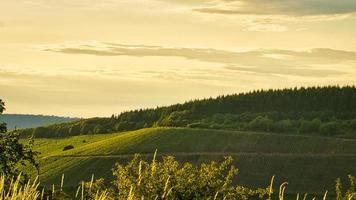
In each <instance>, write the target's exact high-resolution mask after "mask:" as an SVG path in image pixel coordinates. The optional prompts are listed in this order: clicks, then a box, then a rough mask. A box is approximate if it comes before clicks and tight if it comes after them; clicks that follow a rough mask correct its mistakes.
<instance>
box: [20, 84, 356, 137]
mask: <svg viewBox="0 0 356 200" xmlns="http://www.w3.org/2000/svg"><path fill="white" fill-rule="evenodd" d="M149 127H190V128H204V129H229V130H240V131H243V130H253V131H264V132H275V133H286V132H287V133H293V134H311V133H317V134H321V135H326V136H334V135H351V136H352V137H354V136H356V88H355V86H345V87H339V86H328V87H309V88H304V87H301V88H290V89H277V90H257V91H252V92H248V93H240V94H233V95H226V96H219V97H217V98H208V99H202V100H193V101H189V102H186V103H183V104H175V105H172V106H166V107H158V108H152V109H140V110H133V111H128V112H123V113H121V114H119V115H113V116H112V117H111V118H90V119H83V120H80V121H77V122H71V123H65V124H59V125H58V124H56V125H53V126H47V127H38V128H36V129H28V130H24V131H23V133H24V134H30V135H32V134H35V135H36V136H37V137H64V136H73V135H81V134H101V133H112V132H119V131H129V130H138V129H141V128H149Z"/></svg>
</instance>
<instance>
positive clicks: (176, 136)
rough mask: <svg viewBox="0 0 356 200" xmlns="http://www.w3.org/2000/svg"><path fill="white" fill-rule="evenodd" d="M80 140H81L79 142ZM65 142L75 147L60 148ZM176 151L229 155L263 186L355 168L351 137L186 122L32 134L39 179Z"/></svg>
mask: <svg viewBox="0 0 356 200" xmlns="http://www.w3.org/2000/svg"><path fill="white" fill-rule="evenodd" d="M84 140H85V142H84ZM66 145H73V146H74V149H72V150H68V151H62V150H63V147H65V146H66ZM156 149H158V153H159V156H161V155H167V154H168V155H175V156H176V157H177V159H178V160H181V161H191V162H194V163H199V162H202V161H208V160H220V159H222V157H223V156H224V155H231V156H233V157H234V159H235V165H236V166H237V167H238V168H239V175H238V177H237V180H236V181H237V182H238V183H241V184H243V185H246V186H250V187H265V186H267V185H268V183H269V180H270V178H271V176H272V175H276V177H277V181H278V182H282V181H288V182H289V186H288V189H287V192H293V193H294V192H309V193H311V192H320V193H321V192H323V191H325V190H326V189H328V190H330V191H333V188H334V180H335V179H336V178H337V177H342V178H346V176H347V174H353V175H355V174H356V140H352V139H340V138H339V139H338V138H328V137H318V136H298V135H285V134H271V133H255V132H237V131H218V130H204V129H188V128H150V129H141V130H138V131H130V132H124V133H115V134H106V135H85V136H74V137H69V138H62V139H36V140H35V150H37V151H39V152H41V155H40V165H41V170H40V178H41V182H42V183H44V184H46V185H50V184H53V183H57V184H58V183H59V182H60V177H61V175H62V173H64V174H65V176H66V180H65V183H66V185H67V186H74V185H76V184H77V183H78V182H79V181H81V180H88V179H89V178H90V177H91V175H92V174H95V176H96V177H104V178H105V179H106V180H111V168H112V167H113V165H114V164H115V162H125V161H127V160H128V159H130V158H131V157H132V154H134V153H142V154H144V156H146V157H147V158H148V159H149V158H150V156H152V154H153V152H154V151H155V150H156Z"/></svg>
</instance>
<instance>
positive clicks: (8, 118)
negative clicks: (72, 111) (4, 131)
mask: <svg viewBox="0 0 356 200" xmlns="http://www.w3.org/2000/svg"><path fill="white" fill-rule="evenodd" d="M78 120H80V119H79V118H70V117H58V116H45V115H22V114H3V115H0V122H5V123H6V124H7V128H8V130H14V129H15V128H17V129H24V128H34V127H38V126H47V125H52V124H58V123H65V122H74V121H78Z"/></svg>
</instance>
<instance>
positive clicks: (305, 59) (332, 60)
mask: <svg viewBox="0 0 356 200" xmlns="http://www.w3.org/2000/svg"><path fill="white" fill-rule="evenodd" d="M45 51H50V52H56V53H64V54H72V55H76V54H77V55H80V54H83V55H93V56H131V57H149V56H162V57H181V58H185V59H189V60H198V61H201V62H209V63H216V64H220V65H223V66H226V69H230V70H231V69H233V70H239V71H245V72H246V71H248V72H254V73H265V74H266V73H267V74H281V75H295V76H313V77H325V76H335V75H341V74H345V73H347V71H344V69H343V67H342V66H347V67H349V66H351V67H353V68H355V67H356V52H352V51H342V50H335V49H326V48H319V49H311V50H305V51H292V50H279V49H257V50H250V51H244V52H236V51H228V50H219V49H204V48H173V47H162V46H147V45H124V44H112V43H100V45H97V46H94V45H79V46H67V47H54V48H46V49H45ZM320 66H321V67H320ZM340 66H341V67H340Z"/></svg>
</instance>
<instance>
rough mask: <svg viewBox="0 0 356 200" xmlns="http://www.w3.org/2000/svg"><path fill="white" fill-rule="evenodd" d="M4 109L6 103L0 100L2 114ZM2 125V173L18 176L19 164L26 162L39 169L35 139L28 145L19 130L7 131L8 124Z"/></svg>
mask: <svg viewBox="0 0 356 200" xmlns="http://www.w3.org/2000/svg"><path fill="white" fill-rule="evenodd" d="M4 109H5V107H4V103H3V102H2V101H1V100H0V111H1V112H0V114H1V113H2V111H3V110H4ZM0 126H1V127H0V173H2V174H5V175H6V176H8V177H13V176H17V175H19V174H20V170H19V165H23V166H25V165H26V164H30V165H33V166H35V167H36V168H37V169H38V163H37V162H36V160H35V157H36V155H37V153H36V152H34V151H33V150H32V146H33V140H32V139H30V140H29V142H28V144H27V145H26V144H23V143H21V142H20V135H19V134H18V133H17V132H10V133H7V132H6V126H5V125H4V124H0ZM25 175H26V174H25ZM25 178H26V176H25Z"/></svg>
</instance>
